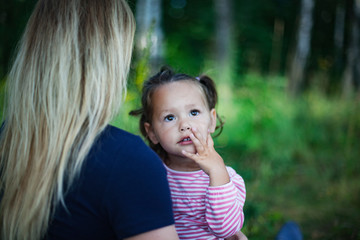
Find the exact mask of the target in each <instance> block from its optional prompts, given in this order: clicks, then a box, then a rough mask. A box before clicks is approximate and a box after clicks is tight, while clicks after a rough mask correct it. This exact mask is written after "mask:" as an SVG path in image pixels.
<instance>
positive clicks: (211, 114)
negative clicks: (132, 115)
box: [209, 108, 216, 133]
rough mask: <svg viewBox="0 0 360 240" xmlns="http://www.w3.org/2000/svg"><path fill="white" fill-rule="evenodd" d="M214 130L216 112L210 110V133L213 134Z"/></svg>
mask: <svg viewBox="0 0 360 240" xmlns="http://www.w3.org/2000/svg"><path fill="white" fill-rule="evenodd" d="M215 128H216V110H215V108H213V109H211V110H210V128H209V130H210V133H213V132H215Z"/></svg>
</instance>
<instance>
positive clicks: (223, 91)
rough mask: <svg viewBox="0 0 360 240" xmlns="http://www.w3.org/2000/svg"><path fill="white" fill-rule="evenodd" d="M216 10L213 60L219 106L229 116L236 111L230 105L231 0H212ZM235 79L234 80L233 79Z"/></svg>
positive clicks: (232, 68) (232, 38)
mask: <svg viewBox="0 0 360 240" xmlns="http://www.w3.org/2000/svg"><path fill="white" fill-rule="evenodd" d="M214 4H215V11H216V46H215V54H216V55H215V61H216V65H215V67H216V70H217V72H218V74H217V76H216V79H217V80H218V81H217V83H218V84H217V87H218V92H219V108H220V109H221V112H223V113H225V112H226V115H227V117H229V118H231V116H232V115H235V114H236V112H235V111H234V108H233V107H232V99H233V87H232V85H233V81H234V79H235V78H234V76H233V73H234V72H235V70H234V62H235V61H234V60H235V59H234V56H235V55H234V47H233V46H234V28H233V14H232V10H233V7H232V0H214ZM235 81H236V80H235Z"/></svg>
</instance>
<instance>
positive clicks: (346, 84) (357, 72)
mask: <svg viewBox="0 0 360 240" xmlns="http://www.w3.org/2000/svg"><path fill="white" fill-rule="evenodd" d="M351 9H352V12H351V14H350V19H351V36H350V44H349V46H348V49H347V59H346V60H347V62H346V67H345V71H344V76H343V86H342V94H343V97H345V98H349V97H350V96H351V95H352V94H353V93H354V91H356V90H357V91H359V89H360V79H359V77H360V52H359V44H360V41H359V40H360V38H359V34H360V32H359V31H360V0H355V1H354V2H353V7H352V8H351ZM359 94H360V92H359Z"/></svg>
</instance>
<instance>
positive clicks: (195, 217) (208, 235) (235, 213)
mask: <svg viewBox="0 0 360 240" xmlns="http://www.w3.org/2000/svg"><path fill="white" fill-rule="evenodd" d="M216 103H217V92H216V89H215V84H214V82H213V80H212V79H211V78H209V77H207V76H200V77H199V78H194V77H191V76H189V75H186V74H175V73H174V72H173V71H172V70H170V69H169V68H166V67H163V68H162V69H161V71H160V72H159V73H157V74H156V75H154V76H153V77H151V78H150V79H148V80H147V81H146V82H145V83H144V86H143V92H142V108H141V109H139V110H135V111H132V112H130V115H141V118H140V130H141V132H142V134H143V135H144V136H145V137H146V138H147V139H148V140H149V143H150V146H151V148H152V149H153V150H155V151H156V152H157V153H158V154H159V156H160V157H161V158H162V160H163V162H164V165H165V168H166V170H167V173H168V181H169V185H170V191H171V196H172V201H173V211H174V218H175V226H176V230H177V233H178V234H179V237H180V239H224V238H229V237H231V236H233V235H235V234H236V233H238V232H239V230H240V229H241V227H242V225H243V222H244V213H243V206H244V202H245V195H246V192H245V184H244V181H243V179H242V177H241V176H239V175H238V174H237V173H236V172H235V171H234V170H233V169H232V168H231V167H227V166H225V164H224V161H223V159H222V158H221V156H220V155H219V154H218V153H217V152H216V151H215V149H214V146H213V145H214V142H213V140H212V137H211V135H210V134H211V133H214V131H215V129H216V128H217V126H216V122H217V119H218V120H219V122H220V126H219V127H220V128H221V129H222V125H223V124H222V121H221V119H219V116H218V115H217V113H216V110H215V105H216ZM221 129H220V130H221ZM220 132H221V131H220Z"/></svg>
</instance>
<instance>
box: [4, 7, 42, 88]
mask: <svg viewBox="0 0 360 240" xmlns="http://www.w3.org/2000/svg"><path fill="white" fill-rule="evenodd" d="M35 2H36V0H26V1H24V0H23V1H21V0H11V1H8V0H0V36H1V37H0V81H1V80H2V79H3V78H4V77H5V75H6V74H7V72H8V70H9V69H8V68H9V66H10V64H11V61H10V59H11V56H12V55H13V52H14V50H15V47H16V44H17V42H18V41H19V38H20V35H21V34H22V31H23V29H24V27H25V24H26V22H27V20H28V18H29V15H30V13H31V11H32V9H33V7H34V5H35Z"/></svg>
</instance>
